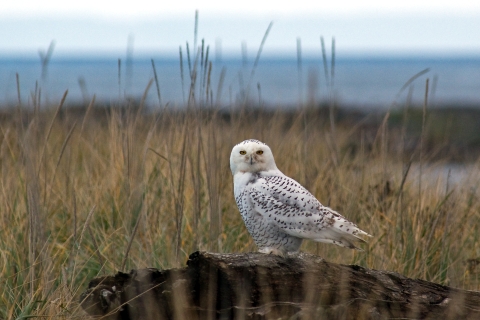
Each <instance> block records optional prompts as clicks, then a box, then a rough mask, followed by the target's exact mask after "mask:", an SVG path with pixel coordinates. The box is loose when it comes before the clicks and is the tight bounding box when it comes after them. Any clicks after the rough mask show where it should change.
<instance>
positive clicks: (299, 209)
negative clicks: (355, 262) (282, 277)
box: [249, 175, 368, 248]
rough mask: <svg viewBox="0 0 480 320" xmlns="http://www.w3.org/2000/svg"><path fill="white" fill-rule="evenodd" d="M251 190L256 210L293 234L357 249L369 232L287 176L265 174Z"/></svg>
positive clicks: (253, 184)
mask: <svg viewBox="0 0 480 320" xmlns="http://www.w3.org/2000/svg"><path fill="white" fill-rule="evenodd" d="M249 189H250V190H249V197H250V201H251V202H252V205H253V207H254V209H255V211H256V212H257V213H259V214H261V215H262V216H263V217H264V219H266V220H267V221H269V223H272V224H274V225H276V226H277V227H279V228H280V229H281V230H282V231H283V232H285V233H287V234H289V235H291V236H295V237H298V238H303V239H311V240H314V241H318V242H327V243H333V244H337V245H339V246H343V247H348V248H356V247H355V245H354V243H355V242H364V240H363V239H361V238H360V237H359V235H368V234H367V233H366V232H364V231H362V230H360V229H359V228H358V227H357V226H356V225H355V224H354V223H352V222H350V221H348V220H347V219H345V217H343V216H342V215H340V214H339V213H337V212H335V211H334V210H332V209H330V208H328V207H325V206H323V205H322V204H321V203H320V202H319V201H318V200H317V199H316V198H315V197H314V196H313V195H312V194H311V193H310V192H308V190H306V189H305V188H304V187H303V186H302V185H300V184H299V183H298V182H297V181H295V180H293V179H292V178H289V177H287V176H284V175H282V176H263V177H261V178H259V179H257V180H256V181H255V182H254V183H252V184H251V187H250V188H249Z"/></svg>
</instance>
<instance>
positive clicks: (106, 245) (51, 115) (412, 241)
mask: <svg viewBox="0 0 480 320" xmlns="http://www.w3.org/2000/svg"><path fill="white" fill-rule="evenodd" d="M58 110H60V108H58ZM305 112H308V113H307V115H305V114H303V112H301V111H298V112H281V111H278V112H260V111H256V112H253V111H249V110H245V109H244V110H241V111H238V112H233V113H228V114H224V113H216V112H213V111H210V112H206V111H202V112H199V111H198V110H197V109H192V110H190V111H188V112H180V111H179V112H168V111H165V112H162V113H149V114H144V113H142V112H141V110H139V109H134V108H131V109H128V108H127V109H125V110H120V109H114V108H112V109H111V110H105V112H104V114H102V111H99V110H90V109H89V112H88V113H86V114H87V118H86V119H85V118H84V116H85V114H82V115H78V114H77V115H74V114H73V113H69V111H68V110H64V111H61V112H57V111H45V112H40V113H39V112H36V113H32V114H28V115H27V114H24V115H23V118H22V119H20V118H19V117H20V116H19V115H18V114H17V115H16V116H12V117H11V119H10V120H9V121H4V122H3V123H2V124H1V127H0V129H1V131H0V133H1V134H0V170H1V175H0V183H1V186H0V188H1V191H0V221H1V223H0V234H1V237H0V255H1V260H2V262H3V263H2V264H1V265H0V281H1V284H0V288H1V289H0V291H1V293H0V318H2V319H12V318H20V317H24V316H29V315H30V316H41V317H52V318H77V317H80V318H81V317H83V316H84V314H83V312H81V311H80V310H79V305H78V295H79V294H80V293H81V292H82V291H83V290H85V288H86V285H87V283H88V281H89V280H90V279H91V278H93V277H95V276H97V275H99V274H113V273H115V272H117V271H118V270H121V271H128V270H130V269H133V268H146V267H156V268H162V269H164V268H171V267H179V266H183V265H184V264H185V262H186V259H187V257H188V255H189V254H190V253H192V252H194V251H195V250H213V251H218V252H248V251H252V250H255V245H254V243H253V241H252V239H251V237H250V236H249V234H248V233H247V231H246V229H245V227H244V224H243V221H242V219H241V217H240V214H239V212H238V210H237V207H236V204H235V201H234V198H233V191H232V184H233V183H232V177H231V173H230V169H229V156H230V151H231V148H232V147H233V146H234V145H235V144H236V143H238V142H240V141H242V140H244V139H247V138H256V139H259V140H261V141H264V142H266V143H267V144H268V145H269V146H270V147H271V148H272V150H273V152H274V155H275V157H276V162H277V165H278V167H279V168H280V170H282V171H283V172H284V173H285V174H287V175H289V176H291V177H293V178H295V179H296V180H298V181H299V182H300V183H302V184H303V185H305V186H306V187H307V188H308V189H309V190H310V191H311V192H312V193H313V194H314V195H316V196H317V198H318V199H319V200H320V201H321V202H322V203H323V204H325V205H329V206H331V207H332V208H334V209H335V210H337V211H339V212H340V213H342V214H343V215H345V216H346V217H347V218H348V219H350V220H352V221H354V222H356V223H357V224H358V225H359V226H360V227H361V228H362V229H363V230H365V231H367V232H369V233H370V234H373V235H374V236H373V238H371V239H370V241H369V243H368V245H366V246H365V252H357V251H351V250H348V249H344V248H339V247H336V246H333V245H324V244H316V243H313V242H305V243H304V245H303V247H302V250H304V251H307V252H312V253H317V254H319V255H321V256H322V257H324V258H325V259H327V260H328V261H331V262H337V263H344V264H352V263H354V264H359V265H362V266H365V267H368V268H374V269H382V270H390V271H395V272H399V273H401V274H404V275H406V276H408V277H412V278H422V279H426V280H430V281H434V282H438V283H442V284H447V285H451V286H455V287H459V288H464V289H472V290H478V289H479V288H480V287H479V283H480V282H479V281H478V274H476V273H474V271H475V270H473V269H471V268H470V269H471V270H468V268H467V267H468V266H467V265H465V262H466V261H467V260H468V259H474V258H477V257H479V256H480V242H479V232H478V230H479V228H480V215H479V214H478V212H479V211H480V200H479V193H478V191H477V190H476V189H475V188H476V187H477V186H478V181H479V180H478V178H479V166H478V164H477V165H473V164H472V165H471V166H470V167H471V168H472V169H471V170H472V172H471V174H470V175H469V180H468V181H466V182H465V183H464V184H454V183H453V182H452V181H450V180H453V179H444V178H442V177H444V176H443V175H442V177H440V176H439V175H438V174H437V173H438V170H440V171H442V170H444V168H445V162H442V161H439V162H435V163H424V164H423V168H422V170H421V171H422V172H423V175H424V176H423V177H422V183H421V184H420V187H419V183H418V180H419V170H418V169H417V168H418V163H417V162H416V159H419V157H418V154H419V153H420V150H417V152H416V153H415V154H416V156H415V157H414V158H413V160H414V161H413V164H412V165H411V166H409V162H407V161H405V160H403V159H404V157H403V154H402V153H401V151H398V150H402V148H400V147H399V146H398V145H397V143H398V141H400V139H398V137H399V136H400V134H399V133H398V132H395V131H393V130H389V129H388V127H386V124H385V123H384V124H383V126H382V125H380V127H378V128H375V130H374V131H373V133H374V134H373V135H372V134H371V133H372V132H371V131H370V132H367V131H365V130H364V129H362V128H363V127H362V126H358V127H351V126H346V125H343V126H342V124H341V123H339V124H337V127H336V134H335V138H332V135H330V133H329V132H330V131H329V121H330V119H329V118H328V116H327V117H325V116H322V114H321V113H318V112H316V111H315V110H309V111H305ZM306 132H307V133H308V134H305V133H306ZM419 147H420V146H418V148H419ZM418 148H417V149H418ZM333 150H337V151H338V154H336V152H334V151H333ZM424 153H425V154H424V155H423V159H428V153H427V152H425V151H424ZM407 168H409V170H408V171H407Z"/></svg>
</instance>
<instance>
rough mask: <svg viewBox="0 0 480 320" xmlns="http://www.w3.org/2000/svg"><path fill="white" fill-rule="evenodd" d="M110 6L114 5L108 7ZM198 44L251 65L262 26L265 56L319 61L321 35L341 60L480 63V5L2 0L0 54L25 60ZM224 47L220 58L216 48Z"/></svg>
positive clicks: (412, 0)
mask: <svg viewBox="0 0 480 320" xmlns="http://www.w3.org/2000/svg"><path fill="white" fill-rule="evenodd" d="M112 3H113V4H112ZM195 10H198V12H199V25H198V36H199V39H205V43H206V44H207V45H210V46H211V47H212V48H216V49H217V50H216V52H217V53H218V52H221V53H222V55H225V56H228V55H240V53H241V46H242V43H243V44H244V47H245V48H246V49H247V53H248V56H249V57H253V56H254V55H255V53H256V51H257V50H258V47H259V45H260V42H261V40H262V37H263V35H264V33H265V30H266V29H267V26H268V25H269V23H270V22H271V21H273V27H272V29H271V31H270V34H269V36H268V38H267V41H266V44H265V47H264V54H265V55H271V56H275V55H289V56H295V55H296V44H297V39H298V38H300V39H301V44H302V52H304V53H305V54H307V55H308V54H317V53H318V52H319V50H320V36H323V37H324V38H325V40H326V41H327V43H330V40H331V39H332V37H334V38H335V42H336V50H337V53H338V54H344V55H348V54H363V55H385V54H386V55H415V56H418V55H460V56H462V55H465V56H471V55H475V56H480V1H472V0H457V1H442V0H437V1H422V0H403V1H385V0H383V1H377V0H363V1H358V0H336V1H321V2H320V1H305V0H296V1H291V0H290V1H265V0H264V1H258V0H255V1H253V0H242V1H213V0H204V1H201V2H199V1H191V0H175V1H158V0H157V1H151V0H135V1H132V0H129V1H125V0H117V1H115V2H111V1H104V0H96V1H95V0H83V1H64V0H62V1H57V0H45V1H38V0H4V1H2V2H1V3H0V56H17V55H27V56H28V55H32V56H38V50H46V48H47V47H48V46H49V44H50V43H51V41H55V54H56V55H66V56H68V55H70V56H72V55H73V56H83V55H112V54H113V55H118V54H120V53H125V51H126V47H127V42H128V41H129V40H128V39H131V43H132V44H133V48H134V52H135V54H138V55H142V54H145V55H152V54H156V55H176V54H177V53H178V48H179V46H183V47H184V46H185V43H186V42H187V41H188V42H189V44H190V45H193V30H194V16H195ZM219 48H221V51H220V50H218V49H219Z"/></svg>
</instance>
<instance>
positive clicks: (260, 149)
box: [230, 139, 278, 175]
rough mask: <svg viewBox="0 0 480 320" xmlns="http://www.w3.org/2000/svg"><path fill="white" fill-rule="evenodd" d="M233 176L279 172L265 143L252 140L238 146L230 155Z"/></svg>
mask: <svg viewBox="0 0 480 320" xmlns="http://www.w3.org/2000/svg"><path fill="white" fill-rule="evenodd" d="M230 169H231V170H232V174H233V175H235V174H236V173H238V172H252V173H254V172H259V171H268V170H278V169H277V165H276V164H275V160H274V159H273V154H272V150H270V147H269V146H267V145H266V144H265V143H263V142H261V141H258V140H254V139H250V140H245V141H242V142H240V143H239V144H237V145H236V146H235V147H233V149H232V153H231V155H230Z"/></svg>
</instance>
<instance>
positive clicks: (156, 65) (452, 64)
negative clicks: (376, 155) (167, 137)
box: [0, 56, 480, 109]
mask: <svg viewBox="0 0 480 320" xmlns="http://www.w3.org/2000/svg"><path fill="white" fill-rule="evenodd" d="M192 75H194V76H192ZM192 79H195V80H194V81H193V84H192ZM427 82H428V84H427ZM149 84H150V85H149ZM191 88H194V89H193V90H192V91H191ZM67 90H68V94H67V99H66V103H67V105H79V104H80V105H81V104H87V103H89V102H90V101H91V100H92V98H93V97H94V96H95V101H96V103H98V104H107V105H108V104H114V103H117V102H118V101H122V100H123V101H125V98H126V97H128V98H130V99H134V100H138V101H140V100H142V98H144V100H145V102H146V104H147V105H148V106H149V107H151V108H156V107H165V106H171V107H182V106H185V105H186V103H187V102H188V100H189V96H190V95H189V92H193V93H194V96H195V101H196V102H197V103H200V104H204V105H215V106H218V107H228V106H232V105H235V104H239V103H249V104H251V105H263V106H269V107H294V106H298V105H299V104H307V103H314V104H317V103H322V102H328V101H332V99H334V101H335V102H336V103H337V104H338V105H340V106H343V107H347V108H348V107H350V108H363V109H367V108H380V109H382V108H384V109H386V108H392V107H396V106H403V105H405V104H406V103H408V104H412V105H423V103H424V101H425V98H426V97H427V104H428V106H431V107H436V106H438V107H443V106H448V107H473V108H478V107H480V56H478V57H458V56H454V57H428V56H427V57H425V56H421V57H399V56H393V57H389V56H381V57H369V56H350V57H337V58H336V59H335V61H334V63H333V64H332V61H331V60H329V59H327V60H326V61H325V63H324V61H323V60H322V59H321V57H318V58H303V59H301V60H298V59H296V58H294V57H293V58H292V57H260V59H259V60H258V61H253V60H246V59H241V58H238V59H237V58H224V59H222V60H218V59H217V60H215V61H207V62H206V63H194V62H192V61H190V63H189V61H188V59H187V57H183V59H182V62H181V61H180V58H176V57H162V56H153V57H146V56H143V57H127V58H124V59H122V58H118V57H113V56H112V57H105V56H103V57H92V56H89V57H68V56H67V57H65V56H64V57H58V58H57V57H55V56H53V57H52V58H51V59H50V60H49V61H45V60H44V61H43V62H42V61H41V60H40V58H32V57H29V58H22V57H20V58H16V57H4V58H2V57H0V108H6V107H12V106H16V105H19V104H20V105H22V106H25V107H29V106H30V107H31V106H33V101H34V100H35V99H37V100H39V101H40V105H48V104H57V103H58V102H59V101H60V100H61V98H62V96H63V95H64V93H65V92H66V91H67ZM426 92H427V95H426Z"/></svg>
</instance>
